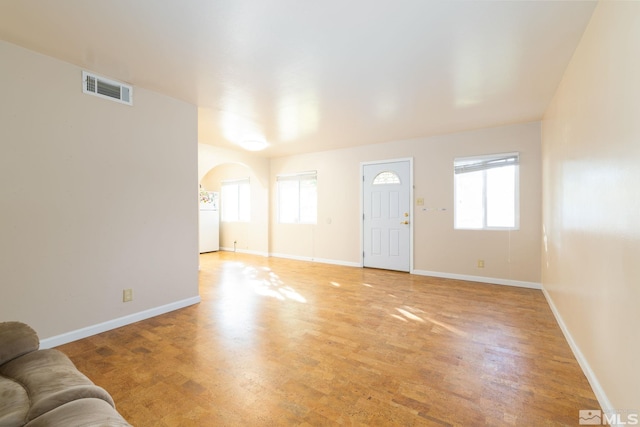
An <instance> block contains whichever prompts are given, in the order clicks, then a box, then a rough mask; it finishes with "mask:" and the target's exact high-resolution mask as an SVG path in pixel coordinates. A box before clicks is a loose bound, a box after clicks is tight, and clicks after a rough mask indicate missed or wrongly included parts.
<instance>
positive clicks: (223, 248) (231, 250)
mask: <svg viewBox="0 0 640 427" xmlns="http://www.w3.org/2000/svg"><path fill="white" fill-rule="evenodd" d="M220 250H221V251H225V252H237V253H239V254H249V255H258V256H263V257H268V256H269V254H268V253H267V252H260V251H252V250H250V249H236V250H235V251H234V250H233V248H227V247H220Z"/></svg>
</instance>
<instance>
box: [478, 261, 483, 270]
mask: <svg viewBox="0 0 640 427" xmlns="http://www.w3.org/2000/svg"><path fill="white" fill-rule="evenodd" d="M478 268H484V260H483V259H479V260H478Z"/></svg>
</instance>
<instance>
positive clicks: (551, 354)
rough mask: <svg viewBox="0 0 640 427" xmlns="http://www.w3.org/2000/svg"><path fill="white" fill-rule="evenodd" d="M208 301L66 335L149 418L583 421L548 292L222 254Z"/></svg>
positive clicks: (123, 407)
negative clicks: (84, 334)
mask: <svg viewBox="0 0 640 427" xmlns="http://www.w3.org/2000/svg"><path fill="white" fill-rule="evenodd" d="M201 267H202V271H201V272H200V294H201V296H202V303H200V304H198V305H195V306H191V307H188V308H185V309H182V310H178V311H175V312H172V313H168V314H166V315H162V316H158V317H155V318H152V319H149V320H146V321H142V322H138V323H136V324H133V325H129V326H125V327H123V328H120V329H116V330H113V331H110V332H106V333H103V334H100V335H96V336H93V337H90V338H86V339H83V340H80V341H76V342H74V343H70V344H66V345H64V346H61V347H59V349H60V350H62V351H63V352H65V353H66V354H67V355H69V356H70V357H71V359H72V360H73V361H74V362H75V363H76V365H77V366H78V368H79V369H80V370H81V371H83V372H84V373H85V374H86V375H87V376H89V377H90V378H91V379H92V380H94V381H95V382H96V383H97V384H98V385H100V386H102V387H104V388H105V389H107V390H108V391H109V392H110V393H111V394H112V396H113V397H114V399H115V401H116V405H117V407H118V410H119V411H120V412H121V413H122V415H123V416H124V417H125V418H127V420H129V422H131V423H132V424H133V425H135V426H137V427H144V426H149V427H162V426H171V427H173V426H271V425H273V426H277V425H282V426H289V425H304V426H324V425H372V426H387V425H398V426H411V425H433V426H447V425H455V426H482V425H495V426H499V425H517V426H543V425H577V424H578V411H579V410H580V409H599V408H600V406H599V405H598V403H597V401H596V399H595V396H594V394H593V392H592V390H591V388H590V387H589V384H588V382H587V380H586V378H585V377H584V375H583V373H582V371H581V370H580V367H579V366H578V363H577V362H576V360H575V358H574V357H573V355H572V353H571V351H570V349H569V347H568V345H567V343H566V341H565V339H564V337H563V335H562V332H561V331H560V329H559V327H558V325H557V323H556V322H555V319H554V317H553V315H552V313H551V311H550V309H549V307H548V306H547V304H546V302H545V299H544V296H543V295H542V293H541V292H540V291H536V290H531V289H520V288H512V287H507V286H497V285H486V284H480V283H473V282H463V281H455V280H446V279H436V278H429V277H421V276H413V275H409V274H406V273H396V272H389V271H381V270H372V269H360V268H351V267H340V266H332V265H325V264H314V263H308V262H300V261H292V260H284V259H278V258H263V257H257V256H251V255H242V254H235V253H230V252H219V253H213V254H206V255H202V256H201Z"/></svg>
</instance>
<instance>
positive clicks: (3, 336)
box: [0, 322, 40, 365]
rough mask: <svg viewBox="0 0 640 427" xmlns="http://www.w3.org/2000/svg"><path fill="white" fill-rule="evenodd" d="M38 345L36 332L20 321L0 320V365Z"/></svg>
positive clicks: (34, 348)
mask: <svg viewBox="0 0 640 427" xmlns="http://www.w3.org/2000/svg"><path fill="white" fill-rule="evenodd" d="M39 347H40V339H39V338H38V334H37V333H36V331H34V330H33V329H32V328H31V327H30V326H29V325H26V324H24V323H22V322H0V365H2V364H4V363H6V362H8V361H10V360H13V359H15V358H16V357H20V356H22V355H23V354H27V353H30V352H32V351H35V350H37V349H38V348H39Z"/></svg>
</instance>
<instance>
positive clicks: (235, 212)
mask: <svg viewBox="0 0 640 427" xmlns="http://www.w3.org/2000/svg"><path fill="white" fill-rule="evenodd" d="M249 201H250V187H249V178H244V179H235V180H229V181H222V194H221V200H220V209H221V218H220V219H221V220H222V221H224V222H249V220H250V217H251V215H250V206H251V205H250V202H249Z"/></svg>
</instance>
